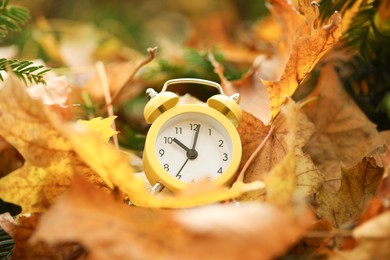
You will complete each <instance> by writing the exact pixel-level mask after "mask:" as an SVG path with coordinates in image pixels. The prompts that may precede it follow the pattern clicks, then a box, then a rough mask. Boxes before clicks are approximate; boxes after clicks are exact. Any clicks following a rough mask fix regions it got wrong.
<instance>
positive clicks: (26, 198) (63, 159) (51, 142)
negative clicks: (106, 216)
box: [0, 77, 104, 212]
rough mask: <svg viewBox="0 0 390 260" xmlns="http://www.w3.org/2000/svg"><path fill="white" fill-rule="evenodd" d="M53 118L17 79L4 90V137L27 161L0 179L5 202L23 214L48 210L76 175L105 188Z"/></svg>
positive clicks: (0, 114) (0, 130)
mask: <svg viewBox="0 0 390 260" xmlns="http://www.w3.org/2000/svg"><path fill="white" fill-rule="evenodd" d="M51 116H54V115H53V112H51V111H49V110H48V108H47V107H46V106H45V105H43V103H41V102H40V101H38V100H34V99H32V98H31V97H30V96H29V95H28V94H27V93H26V88H25V86H24V85H23V83H22V82H20V81H18V80H17V79H15V78H14V77H10V78H9V79H8V80H7V82H6V83H5V85H4V86H3V87H2V88H1V89H0V125H1V126H2V127H0V135H1V136H2V137H3V138H4V139H5V140H6V141H7V142H8V143H10V144H11V145H12V146H13V147H15V148H16V149H17V150H18V152H19V153H20V154H21V155H22V156H23V158H24V160H25V163H24V165H23V167H21V168H19V169H17V170H15V171H14V172H12V173H11V174H8V175H7V176H5V177H3V178H1V179H0V190H1V198H2V199H3V200H5V201H8V202H12V203H14V204H18V205H20V206H21V207H22V208H23V212H39V211H42V210H44V209H45V208H47V207H48V206H49V205H50V204H51V203H52V202H53V200H54V199H55V198H56V197H57V196H58V195H59V194H61V193H62V192H64V191H65V190H66V189H67V188H68V187H69V185H70V184H71V180H72V175H73V172H74V171H76V172H78V173H80V174H84V175H85V176H89V179H90V180H91V181H92V182H94V183H97V184H99V185H103V186H104V184H103V181H102V180H101V178H100V177H99V176H98V175H96V174H95V173H94V172H93V171H92V170H91V169H90V168H89V167H87V166H86V165H85V164H84V163H83V161H81V160H80V159H79V158H78V157H77V155H76V154H75V153H74V152H73V149H72V147H71V144H70V143H69V141H68V140H67V139H66V138H65V137H64V136H63V135H62V134H61V133H60V132H59V131H58V130H57V129H56V128H55V127H54V126H53V124H52V123H51V121H50V120H49V118H50V117H51ZM79 145H82V142H81V143H80V144H79Z"/></svg>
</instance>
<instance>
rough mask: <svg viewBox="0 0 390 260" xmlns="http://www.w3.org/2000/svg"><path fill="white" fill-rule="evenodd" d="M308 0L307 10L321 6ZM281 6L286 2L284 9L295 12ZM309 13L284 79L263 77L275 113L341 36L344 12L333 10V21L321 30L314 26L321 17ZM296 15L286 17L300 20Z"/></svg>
mask: <svg viewBox="0 0 390 260" xmlns="http://www.w3.org/2000/svg"><path fill="white" fill-rule="evenodd" d="M276 2H278V1H274V3H276ZM305 4H306V6H305V7H302V8H304V9H306V10H311V9H312V8H318V7H317V6H314V7H312V6H311V4H310V3H309V1H305ZM279 6H283V11H282V12H290V13H294V12H295V10H293V9H290V10H289V11H287V10H285V9H284V8H285V5H277V7H279ZM318 14H319V13H318V12H317V15H318ZM306 15H307V16H306V18H307V20H308V21H309V22H311V23H308V24H306V26H304V27H303V28H300V29H299V31H298V35H297V36H296V38H295V39H294V43H293V45H292V47H291V53H290V57H289V60H288V62H287V65H286V68H285V70H284V73H283V75H282V76H281V79H280V80H279V81H273V82H271V81H263V83H264V84H265V86H266V87H267V90H268V93H269V95H270V100H271V114H272V117H275V116H276V115H277V114H278V113H279V111H280V106H281V105H282V104H283V102H284V101H285V99H286V97H290V96H291V95H292V94H293V93H294V92H295V90H296V89H297V87H298V85H299V84H300V83H301V82H302V81H303V79H304V78H305V77H306V76H307V75H308V74H309V73H310V71H311V70H312V69H313V67H314V65H315V64H316V63H317V62H318V61H319V60H320V59H321V58H322V57H323V55H324V54H325V53H326V52H327V51H328V50H329V49H330V48H331V47H332V46H333V45H334V44H335V43H337V42H338V40H339V38H340V36H341V27H340V23H341V16H340V14H338V13H335V14H333V16H332V17H331V21H330V22H329V24H328V25H326V26H324V27H322V28H319V29H318V31H316V30H313V22H315V21H316V19H317V17H314V16H313V13H312V12H306ZM295 16H296V15H295V14H291V18H289V19H288V21H285V23H287V22H289V23H296V21H297V19H296V18H295Z"/></svg>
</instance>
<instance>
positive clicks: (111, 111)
mask: <svg viewBox="0 0 390 260" xmlns="http://www.w3.org/2000/svg"><path fill="white" fill-rule="evenodd" d="M96 69H97V72H98V75H99V78H100V82H101V83H102V89H103V93H104V99H105V101H106V106H107V111H108V115H109V116H114V108H113V106H112V99H111V95H110V86H109V84H108V79H107V73H106V69H105V68H104V64H103V62H101V61H99V62H97V63H96ZM112 128H113V129H114V131H116V125H115V120H114V121H113V122H112ZM112 140H113V141H114V145H115V147H116V148H117V149H119V142H118V136H117V135H114V136H113V137H112Z"/></svg>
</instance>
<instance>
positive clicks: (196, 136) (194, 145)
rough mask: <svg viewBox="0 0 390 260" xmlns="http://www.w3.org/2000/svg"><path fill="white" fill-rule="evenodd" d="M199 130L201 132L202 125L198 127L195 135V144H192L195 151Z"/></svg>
mask: <svg viewBox="0 0 390 260" xmlns="http://www.w3.org/2000/svg"><path fill="white" fill-rule="evenodd" d="M199 130H200V124H199V125H198V128H197V129H196V133H195V137H194V143H193V144H192V150H195V147H196V142H197V141H198V136H199Z"/></svg>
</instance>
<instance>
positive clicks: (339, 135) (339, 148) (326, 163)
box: [303, 64, 383, 191]
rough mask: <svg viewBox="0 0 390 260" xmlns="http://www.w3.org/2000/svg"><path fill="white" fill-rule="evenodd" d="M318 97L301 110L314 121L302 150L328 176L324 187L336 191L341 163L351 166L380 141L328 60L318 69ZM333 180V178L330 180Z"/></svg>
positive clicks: (314, 94) (371, 124)
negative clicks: (313, 131) (312, 131)
mask: <svg viewBox="0 0 390 260" xmlns="http://www.w3.org/2000/svg"><path fill="white" fill-rule="evenodd" d="M312 96H317V97H318V99H317V100H315V101H313V102H311V103H309V104H307V105H306V106H305V107H304V108H303V110H304V111H305V113H306V115H307V116H308V118H309V119H310V120H311V121H312V122H313V123H314V124H315V126H316V132H315V133H314V134H313V135H312V137H311V139H310V141H309V142H308V144H307V145H306V147H305V149H304V151H305V152H307V153H308V154H310V156H311V158H312V159H313V161H314V163H315V164H316V166H317V167H318V169H319V170H320V171H321V173H322V174H323V175H324V177H325V179H326V180H327V187H328V188H329V189H331V190H333V191H336V190H337V189H338V187H339V185H340V178H341V177H340V176H341V170H340V164H341V163H342V164H343V165H345V167H346V168H350V167H352V166H354V165H356V164H357V163H358V162H359V161H360V160H361V159H362V158H363V157H364V156H366V155H368V154H369V153H370V152H372V151H373V150H375V149H376V148H377V147H379V146H380V145H381V144H382V143H383V142H382V138H381V137H380V136H379V134H378V132H377V130H376V127H375V125H374V124H373V123H371V122H370V121H369V119H368V118H367V117H366V115H365V114H364V113H363V112H362V111H361V110H360V109H359V107H358V106H357V105H356V104H355V102H354V101H353V100H352V98H351V97H350V96H349V95H348V94H347V93H346V92H345V90H344V89H343V86H342V83H341V82H340V79H339V77H338V76H337V73H336V72H335V70H334V68H333V66H332V65H331V64H329V65H327V66H325V67H324V68H323V70H322V72H321V77H320V79H319V84H318V86H317V90H316V92H313V94H312ZM331 180H333V181H331Z"/></svg>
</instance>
